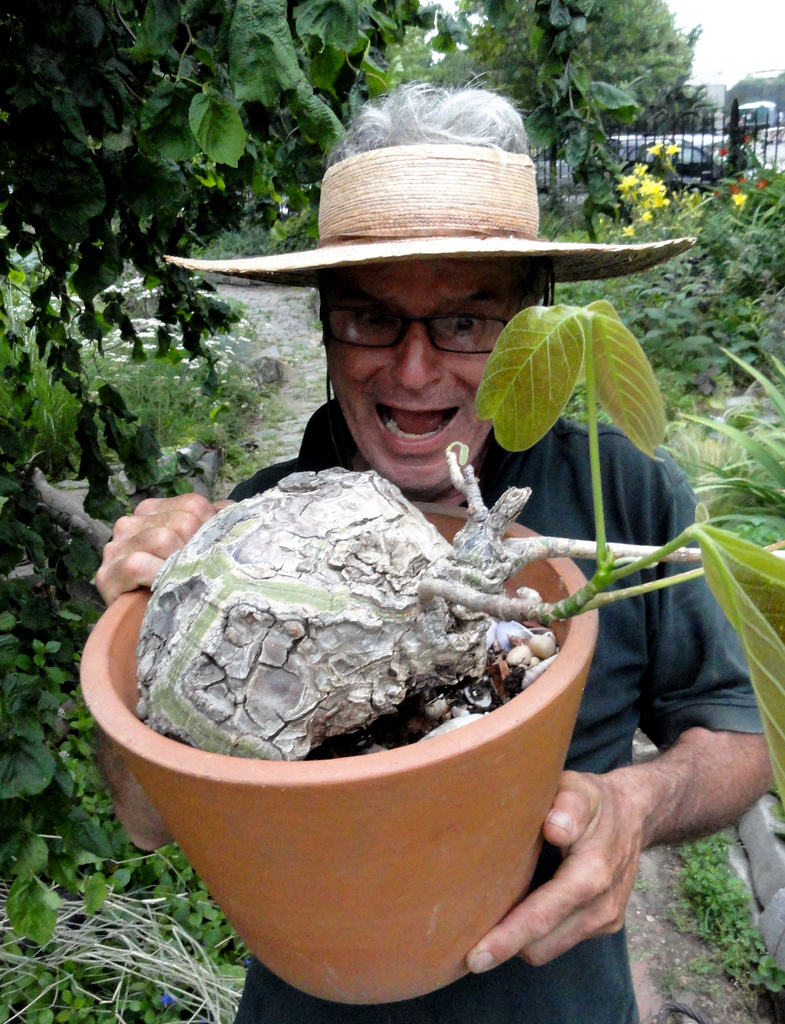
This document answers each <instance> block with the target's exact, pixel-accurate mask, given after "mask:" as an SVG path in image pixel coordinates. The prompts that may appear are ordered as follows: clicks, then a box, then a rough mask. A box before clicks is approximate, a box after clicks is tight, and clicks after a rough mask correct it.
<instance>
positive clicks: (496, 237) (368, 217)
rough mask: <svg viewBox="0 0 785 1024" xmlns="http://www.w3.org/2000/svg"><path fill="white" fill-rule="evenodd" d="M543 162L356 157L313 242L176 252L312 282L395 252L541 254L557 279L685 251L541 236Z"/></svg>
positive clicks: (425, 150) (383, 152) (603, 273)
mask: <svg viewBox="0 0 785 1024" xmlns="http://www.w3.org/2000/svg"><path fill="white" fill-rule="evenodd" d="M538 226H539V210H538V207H537V184H536V179H535V174H534V164H533V163H532V161H531V159H530V158H529V157H528V156H524V155H522V154H518V153H506V152H503V151H501V150H498V149H491V148H486V147H481V146H458V145H417V146H392V147H389V148H386V149H374V150H370V151H369V152H367V153H360V154H358V155H356V156H352V157H349V158H348V159H346V160H343V161H341V162H340V163H337V164H335V165H334V166H333V167H331V168H330V169H329V170H328V171H327V173H326V174H325V176H324V182H323V184H322V197H321V204H320V208H319V244H318V246H317V248H316V249H311V250H309V251H307V252H293V253H285V254H283V255H279V256H253V257H250V258H248V259H232V260H186V259H179V258H176V257H174V256H167V257H166V258H167V260H169V261H170V262H171V263H176V264H178V265H179V266H182V267H187V268H189V269H191V270H206V271H213V272H215V273H220V274H232V275H235V276H240V277H249V278H254V279H256V280H260V281H272V282H276V283H278V284H293V285H311V286H315V285H316V283H317V279H316V272H317V271H318V270H326V269H329V268H332V267H351V266H357V265H358V264H366V263H385V262H388V261H392V260H407V259H412V258H417V259H429V258H431V259H436V258H438V257H462V258H467V259H470V258H472V257H475V256H512V257H521V256H540V257H547V258H549V259H550V260H551V261H552V264H553V270H554V277H555V279H556V280H557V281H588V280H595V279H599V278H604V277H620V276H621V275H623V274H634V273H636V272H637V271H639V270H647V269H648V268H649V267H653V266H655V265H656V264H658V263H662V262H664V261H665V260H669V259H671V258H672V257H673V256H676V255H678V253H681V252H684V251H685V250H686V249H689V248H690V247H691V246H692V245H694V243H695V239H694V238H674V239H669V240H668V241H665V242H648V243H646V244H640V245H596V244H594V245H592V244H584V243H575V242H549V241H546V240H544V239H539V238H537V230H538Z"/></svg>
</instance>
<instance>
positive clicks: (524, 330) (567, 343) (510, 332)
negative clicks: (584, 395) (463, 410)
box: [477, 306, 591, 451]
mask: <svg viewBox="0 0 785 1024" xmlns="http://www.w3.org/2000/svg"><path fill="white" fill-rule="evenodd" d="M590 317H591V315H590V314H587V313H586V312H585V311H584V310H582V309H579V308H578V307H575V306H550V307H545V306H530V307H529V308H528V309H524V310H522V311H521V312H520V313H518V315H517V316H516V317H514V318H513V319H512V320H511V321H510V322H509V324H508V325H507V326H506V327H505V329H504V330H503V331H502V333H501V335H500V337H499V340H498V342H497V343H496V348H495V349H494V350H493V352H492V353H491V355H490V357H489V359H488V362H487V364H486V366H485V372H484V373H483V376H482V381H481V382H480V387H479V389H478V391H477V414H478V416H480V417H481V418H482V419H492V420H493V427H494V431H495V433H496V439H497V440H498V442H499V444H500V445H502V446H503V447H504V448H507V449H509V450H510V451H523V450H524V449H526V448H531V446H532V445H533V444H535V443H536V442H537V441H539V439H540V438H541V437H543V435H545V434H546V433H547V432H548V431H549V430H550V428H551V427H552V426H553V424H554V423H555V422H556V420H557V418H558V417H559V414H560V413H561V411H562V409H564V406H565V405H566V404H567V401H568V400H569V397H570V395H571V394H572V391H573V388H574V387H575V382H576V380H577V379H578V374H579V372H580V369H581V364H582V362H583V350H584V343H585V340H584V326H585V325H586V324H587V323H588V321H589V320H590Z"/></svg>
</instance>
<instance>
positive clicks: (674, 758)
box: [467, 727, 773, 973]
mask: <svg viewBox="0 0 785 1024" xmlns="http://www.w3.org/2000/svg"><path fill="white" fill-rule="evenodd" d="M772 781H773V779H772V772H771V765H770V763H769V756H768V750H767V747H766V741H765V739H764V737H763V736H761V735H759V734H756V733H735V732H710V731H709V730H707V729H703V728H699V727H696V728H693V729H688V730H687V731H686V732H684V733H682V735H681V737H680V738H679V741H678V742H677V743H676V744H675V746H673V747H671V749H670V750H668V751H667V752H666V753H665V754H662V755H660V756H659V757H657V758H655V759H654V760H652V761H648V762H646V763H644V764H636V765H629V766H628V767H625V768H618V769H616V771H612V772H608V774H607V775H589V774H585V775H584V774H579V773H577V772H564V773H563V775H562V777H561V782H560V785H559V790H558V792H557V794H556V797H555V799H554V802H553V806H552V807H551V810H550V812H549V814H548V818H547V820H546V821H545V824H544V825H543V835H544V836H545V838H546V839H547V840H548V842H550V843H552V844H553V845H554V846H558V847H559V849H560V850H561V851H562V857H563V860H562V863H561V865H560V866H559V869H558V870H557V872H556V874H555V875H554V876H553V878H552V879H551V880H550V881H549V882H546V883H545V885H543V886H541V887H540V888H539V889H536V890H535V891H534V892H533V893H532V894H531V895H530V896H527V897H526V899H524V900H523V902H522V903H519V904H518V906H517V907H514V908H513V909H512V910H511V911H510V913H509V914H508V915H507V916H506V917H505V918H504V919H503V920H502V921H500V922H499V924H497V925H496V927H495V928H493V929H492V930H491V931H490V932H488V934H487V935H486V936H484V937H483V938H482V939H481V940H480V941H479V942H478V943H477V945H476V946H475V947H474V949H472V950H471V951H470V953H469V955H468V956H467V965H468V967H469V969H470V970H471V971H474V972H475V973H479V972H480V971H487V970H489V969H490V968H491V967H495V966H496V965H497V964H500V963H502V962H503V961H504V960H508V959H509V958H510V957H511V956H515V955H516V954H518V955H520V956H522V957H523V958H524V959H525V960H528V961H529V962H530V963H532V964H535V965H540V964H544V963H547V962H548V961H549V960H552V959H553V958H554V957H556V956H559V955H560V954H561V953H563V952H565V950H567V949H570V948H571V947H572V946H574V945H575V944H576V943H578V942H580V941H582V940H583V939H589V938H593V937H595V936H598V935H607V934H610V933H611V932H615V931H619V929H620V928H621V927H622V925H623V924H624V913H625V910H626V907H627V900H628V899H629V895H630V892H631V890H632V886H633V882H634V881H635V872H636V870H637V867H638V860H639V858H640V853H641V850H644V849H646V848H647V847H649V846H656V845H657V844H659V843H672V842H680V841H684V840H686V839H689V838H693V837H695V836H699V835H707V834H710V833H711V832H716V831H717V829H720V828H723V827H724V826H725V825H727V824H729V823H730V822H732V821H736V820H737V819H738V818H739V817H740V816H741V814H743V813H744V811H746V810H747V808H748V807H750V806H751V805H752V804H753V803H754V802H755V800H757V799H758V797H759V796H760V795H761V794H762V793H764V792H765V791H766V789H767V787H769V786H770V785H771V784H772Z"/></svg>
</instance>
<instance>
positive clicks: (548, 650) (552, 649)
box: [527, 633, 556, 661]
mask: <svg viewBox="0 0 785 1024" xmlns="http://www.w3.org/2000/svg"><path fill="white" fill-rule="evenodd" d="M527 643H528V645H529V650H530V651H531V652H532V654H533V655H534V656H535V657H537V658H540V659H541V660H542V661H544V660H545V659H546V658H552V657H553V655H554V654H555V653H556V637H555V636H554V635H553V633H540V634H535V635H534V636H533V637H532V638H531V639H530V640H527Z"/></svg>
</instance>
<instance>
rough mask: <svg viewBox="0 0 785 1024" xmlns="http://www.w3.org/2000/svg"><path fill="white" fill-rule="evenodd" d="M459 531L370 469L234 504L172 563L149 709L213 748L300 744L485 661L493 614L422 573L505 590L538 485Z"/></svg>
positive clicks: (456, 473)
mask: <svg viewBox="0 0 785 1024" xmlns="http://www.w3.org/2000/svg"><path fill="white" fill-rule="evenodd" d="M449 461H450V463H451V472H452V474H453V477H454V479H455V481H456V483H458V484H460V489H461V490H462V491H463V493H464V494H465V495H466V497H467V501H468V504H469V513H470V518H469V522H468V523H467V524H466V526H465V527H464V529H463V530H461V531H460V533H459V534H458V536H457V537H456V539H455V542H454V546H452V547H451V546H450V545H449V544H448V543H447V541H445V540H444V539H443V538H442V537H441V536H440V535H439V534H438V532H437V531H436V529H435V528H434V527H433V526H431V525H430V524H429V523H428V522H427V520H426V519H425V518H424V516H423V515H422V514H421V513H420V512H419V511H418V510H417V509H416V508H415V507H414V506H413V505H412V504H410V503H409V502H408V501H407V500H406V499H405V498H404V497H403V496H402V495H401V493H400V491H399V490H398V488H397V487H395V486H394V485H393V484H391V483H389V482H388V481H387V480H385V479H383V478H382V477H380V476H379V475H378V474H376V473H374V472H367V473H353V472H349V471H346V470H341V469H330V470H325V471H323V472H321V473H296V474H293V475H292V476H289V477H287V478H285V479H284V480H282V481H281V482H280V483H279V484H278V486H277V487H274V488H273V489H272V490H269V491H267V492H265V493H264V494H262V495H260V496H258V497H255V498H249V499H247V500H245V501H242V502H239V503H237V504H235V505H231V506H229V507H228V508H226V509H224V510H223V511H221V512H220V513H219V514H218V515H217V516H215V518H214V519H211V520H210V522H208V523H207V524H205V525H204V526H203V527H202V528H201V530H200V531H199V532H198V533H197V534H196V535H195V536H194V537H193V538H192V539H191V540H190V541H189V543H188V544H187V545H186V546H185V547H184V548H183V549H182V550H181V551H179V552H177V553H176V554H175V555H173V556H172V557H171V558H170V559H169V560H168V561H167V562H166V564H165V565H164V567H163V569H162V570H161V572H160V573H159V576H158V578H157V580H156V582H155V584H154V593H153V596H152V598H151V600H150V603H149V605H148V608H147V613H146V615H145V619H144V622H143V624H142V630H141V635H140V640H139V647H138V666H139V669H138V671H139V683H140V690H141V699H140V701H139V715H140V717H141V718H143V719H145V720H146V721H147V723H148V725H150V726H151V727H152V728H154V729H156V730H158V731H159V732H162V733H164V734H166V735H170V736H173V737H176V738H178V739H181V740H183V741H185V742H186V743H189V744H191V745H193V746H196V747H200V748H202V749H203V750H209V751H214V752H218V753H227V754H236V755H240V756H248V757H262V758H272V759H285V760H296V759H300V758H303V757H305V756H306V755H307V754H308V752H309V750H310V749H311V748H312V747H313V746H315V745H316V744H318V743H320V742H322V740H324V739H326V738H327V737H329V736H334V735H337V734H340V733H345V732H350V731H352V730H354V729H357V728H359V727H361V726H364V725H367V724H368V723H369V722H371V721H373V720H374V719H375V718H377V717H378V716H379V715H382V714H385V713H387V712H390V711H392V710H393V709H394V708H395V706H396V705H397V704H399V703H400V701H401V700H402V699H403V698H404V697H405V696H406V695H407V693H409V692H412V691H413V690H416V689H417V688H421V687H425V686H427V685H432V684H434V683H447V684H450V683H456V682H458V681H459V680H461V679H465V678H466V677H467V676H468V677H473V678H477V677H479V676H480V675H481V674H482V672H483V670H484V665H485V656H486V647H485V637H486V632H487V628H488V625H489V619H488V616H487V614H486V613H485V612H483V611H477V610H475V611H470V610H468V609H467V608H466V607H465V606H464V605H460V604H455V603H453V602H452V601H450V600H449V597H448V598H445V597H442V596H433V595H427V596H426V597H425V598H424V599H423V597H422V595H421V584H422V583H423V581H433V582H436V581H440V582H441V583H443V584H444V585H446V586H447V587H448V588H449V587H450V586H452V585H458V586H460V587H461V588H462V590H463V591H465V590H471V592H473V593H478V596H480V595H481V594H483V593H484V594H485V595H498V594H499V593H501V592H502V591H503V587H504V580H505V579H506V578H507V577H508V576H509V575H510V574H511V573H512V572H514V571H515V569H516V568H517V566H518V564H520V559H519V558H517V557H515V556H514V555H512V554H511V551H510V548H509V542H506V541H504V540H503V539H502V538H503V535H504V532H505V530H506V529H507V526H508V524H509V523H510V522H511V521H512V520H513V519H515V517H516V516H517V515H518V513H519V512H520V510H521V508H522V507H523V505H524V503H525V501H526V499H527V498H528V496H529V491H528V490H527V489H518V488H514V489H512V490H510V491H508V492H507V493H506V494H505V495H504V496H503V497H502V498H501V499H500V500H499V501H498V502H497V504H496V505H495V506H494V507H493V508H492V509H490V510H489V509H487V508H486V507H485V505H484V504H483V503H482V499H481V498H480V495H479V489H478V488H477V485H476V482H475V481H474V477H473V473H472V470H471V466H467V467H466V468H464V469H463V470H462V469H460V468H459V466H458V460H457V458H456V457H455V456H454V455H453V454H452V453H450V455H449Z"/></svg>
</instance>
